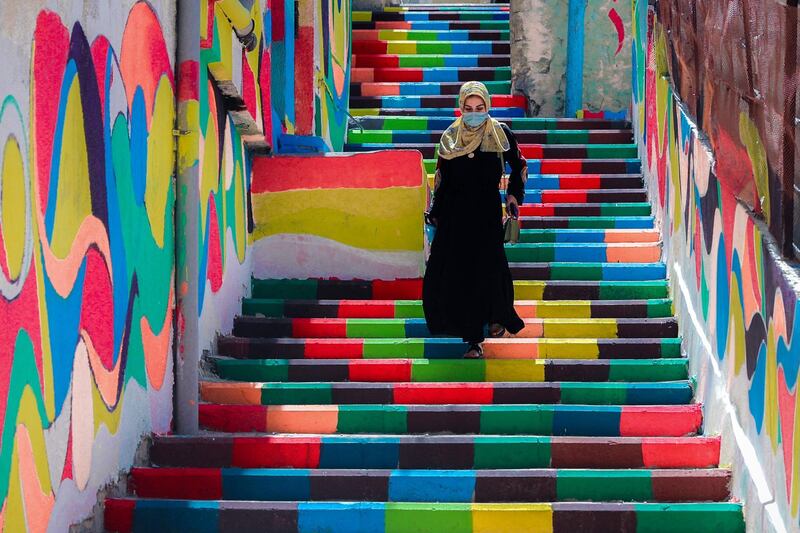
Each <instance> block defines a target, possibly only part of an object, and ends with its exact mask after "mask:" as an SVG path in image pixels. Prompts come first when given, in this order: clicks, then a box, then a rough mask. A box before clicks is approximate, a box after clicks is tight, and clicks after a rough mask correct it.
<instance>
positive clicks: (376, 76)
mask: <svg viewBox="0 0 800 533" xmlns="http://www.w3.org/2000/svg"><path fill="white" fill-rule="evenodd" d="M470 80H479V81H509V80H511V67H469V68H451V67H430V68H353V69H352V71H351V77H350V81H351V82H355V83H360V82H404V83H407V82H437V83H439V82H441V83H444V82H459V81H460V82H464V81H470ZM456 94H458V93H456Z"/></svg>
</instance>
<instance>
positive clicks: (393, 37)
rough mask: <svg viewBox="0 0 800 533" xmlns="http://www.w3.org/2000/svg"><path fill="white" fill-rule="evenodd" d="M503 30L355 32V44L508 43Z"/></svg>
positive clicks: (508, 34)
mask: <svg viewBox="0 0 800 533" xmlns="http://www.w3.org/2000/svg"><path fill="white" fill-rule="evenodd" d="M509 37H510V32H509V30H508V27H506V29H505V31H503V30H455V29H454V30H445V31H437V30H404V29H396V30H358V29H354V30H353V42H354V43H356V42H359V41H507V40H508V39H509Z"/></svg>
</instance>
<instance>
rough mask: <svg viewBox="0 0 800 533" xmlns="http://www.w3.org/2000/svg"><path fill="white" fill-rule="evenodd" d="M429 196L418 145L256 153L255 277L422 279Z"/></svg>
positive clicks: (254, 192)
mask: <svg viewBox="0 0 800 533" xmlns="http://www.w3.org/2000/svg"><path fill="white" fill-rule="evenodd" d="M426 197H427V175H426V173H425V170H424V168H423V164H422V156H421V154H420V153H419V152H417V151H391V152H376V153H365V154H351V155H339V156H320V157H308V156H306V157H288V156H287V157H277V158H256V159H255V161H254V163H253V213H254V218H255V224H256V226H255V233H254V237H255V239H256V242H255V244H254V261H253V264H254V275H255V276H256V277H263V278H282V277H291V278H305V277H321V278H331V277H336V278H340V279H353V278H360V279H374V278H376V277H377V278H378V279H398V278H419V277H420V276H421V275H422V273H423V261H424V259H423V250H424V242H423V236H424V230H423V218H422V216H421V214H420V213H422V212H423V211H424V210H425V205H426Z"/></svg>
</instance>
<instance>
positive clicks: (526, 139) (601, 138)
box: [348, 84, 643, 189]
mask: <svg viewBox="0 0 800 533" xmlns="http://www.w3.org/2000/svg"><path fill="white" fill-rule="evenodd" d="M407 85H408V84H403V85H400V88H401V89H402V88H403V87H406V86H407ZM439 85H440V86H442V87H444V88H446V89H447V90H448V91H453V93H452V94H458V90H459V88H460V85H459V84H439ZM362 88H363V86H362ZM514 136H515V137H516V139H517V142H519V143H521V144H627V143H630V142H631V132H629V131H624V130H592V131H580V130H576V131H574V132H571V131H528V132H525V131H521V132H514ZM441 137H442V132H441V131H434V132H430V131H420V132H414V131H392V130H389V129H386V130H369V131H365V132H363V133H361V132H360V131H359V130H357V129H354V130H350V131H349V133H348V141H349V142H351V143H438V142H439V139H441ZM633 183H634V185H633V187H631V188H639V189H641V188H642V186H643V183H642V181H641V179H639V180H635V181H633ZM529 184H530V180H529ZM582 188H589V187H582ZM614 188H625V187H614Z"/></svg>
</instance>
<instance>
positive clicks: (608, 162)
mask: <svg viewBox="0 0 800 533" xmlns="http://www.w3.org/2000/svg"><path fill="white" fill-rule="evenodd" d="M432 98H436V97H432ZM424 161H425V170H426V172H428V173H433V172H435V171H436V160H435V159H425V160H424ZM527 163H528V173H529V174H534V175H535V174H638V173H639V172H641V170H642V164H641V162H640V161H639V160H638V159H527Z"/></svg>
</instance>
